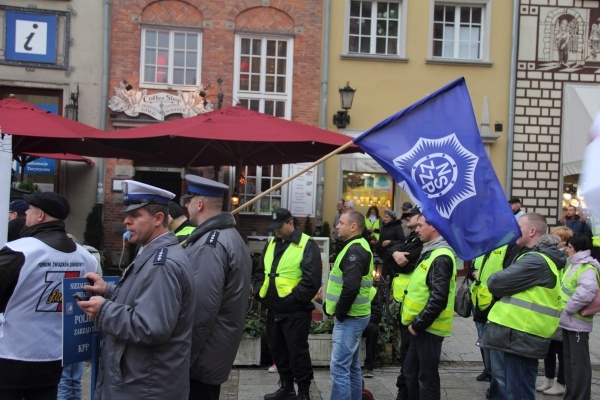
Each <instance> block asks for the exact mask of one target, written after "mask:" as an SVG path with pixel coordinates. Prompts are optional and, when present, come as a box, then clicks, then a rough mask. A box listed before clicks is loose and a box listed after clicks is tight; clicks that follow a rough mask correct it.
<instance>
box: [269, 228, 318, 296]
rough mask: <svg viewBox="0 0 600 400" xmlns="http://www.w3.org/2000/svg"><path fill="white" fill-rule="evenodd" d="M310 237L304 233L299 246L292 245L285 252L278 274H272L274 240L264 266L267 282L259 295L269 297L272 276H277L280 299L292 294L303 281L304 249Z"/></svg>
mask: <svg viewBox="0 0 600 400" xmlns="http://www.w3.org/2000/svg"><path fill="white" fill-rule="evenodd" d="M309 239H310V236H308V235H307V234H305V233H303V234H302V237H301V238H300V242H299V243H298V244H296V243H291V242H290V245H289V246H288V248H287V249H285V252H284V253H283V255H282V256H281V258H280V259H279V263H278V264H277V272H276V273H275V274H271V268H272V266H273V257H274V254H275V242H276V240H277V239H276V238H273V239H272V240H271V242H270V243H269V245H268V246H267V250H266V251H265V258H264V265H265V281H264V283H263V285H262V287H261V288H260V292H259V293H258V295H259V296H260V297H262V298H264V297H265V296H266V295H267V290H268V289H269V282H270V281H271V279H270V278H272V276H271V275H275V276H274V278H275V288H276V289H277V295H278V296H279V297H285V296H287V295H289V294H290V293H292V290H293V289H294V288H295V287H296V286H297V285H298V283H299V282H300V281H301V280H302V269H301V268H300V264H301V263H302V257H303V256H304V248H305V247H306V244H307V243H308V240H309Z"/></svg>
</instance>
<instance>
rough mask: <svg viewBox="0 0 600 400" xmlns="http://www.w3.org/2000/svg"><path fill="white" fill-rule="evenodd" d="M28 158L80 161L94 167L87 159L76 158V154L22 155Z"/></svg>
mask: <svg viewBox="0 0 600 400" xmlns="http://www.w3.org/2000/svg"><path fill="white" fill-rule="evenodd" d="M23 154H25V155H28V156H33V157H45V158H52V159H55V160H65V161H81V162H84V163H86V164H88V165H94V162H93V161H92V160H90V159H89V158H86V157H82V156H78V155H77V154H69V153H67V154H63V153H23Z"/></svg>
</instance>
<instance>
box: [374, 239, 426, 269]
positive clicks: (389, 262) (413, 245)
mask: <svg viewBox="0 0 600 400" xmlns="http://www.w3.org/2000/svg"><path fill="white" fill-rule="evenodd" d="M421 250H423V242H422V241H421V238H420V237H419V234H418V233H417V232H415V231H413V232H411V234H410V236H409V237H407V238H406V239H405V240H404V241H403V242H402V243H398V244H395V245H393V246H392V247H391V248H390V250H389V251H388V253H387V255H386V257H384V258H383V264H384V266H386V268H389V270H391V271H392V272H393V273H394V274H410V273H411V272H413V271H414V270H415V268H416V267H417V261H419V258H420V257H421ZM396 251H404V252H407V253H409V254H408V255H407V256H406V259H407V260H408V263H407V264H406V265H404V266H400V265H398V264H396V261H394V257H393V254H394V253H395V252H396Z"/></svg>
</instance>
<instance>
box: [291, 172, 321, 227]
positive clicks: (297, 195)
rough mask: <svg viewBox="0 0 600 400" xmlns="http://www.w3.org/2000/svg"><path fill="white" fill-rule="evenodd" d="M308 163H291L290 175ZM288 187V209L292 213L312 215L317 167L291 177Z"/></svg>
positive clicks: (313, 211) (304, 215)
mask: <svg viewBox="0 0 600 400" xmlns="http://www.w3.org/2000/svg"><path fill="white" fill-rule="evenodd" d="M309 165H310V164H309V163H302V164H291V165H290V176H292V175H294V174H296V173H298V172H300V171H301V170H303V169H304V168H306V167H307V166H309ZM289 187H290V193H289V196H288V199H289V200H288V203H289V207H288V209H289V210H290V212H291V213H292V215H296V216H302V217H306V216H310V217H314V216H315V199H316V191H317V169H316V168H313V169H309V170H308V171H306V172H305V173H303V174H302V175H300V176H299V177H297V178H295V179H293V180H292V181H291V182H290V185H289Z"/></svg>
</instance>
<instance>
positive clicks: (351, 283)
mask: <svg viewBox="0 0 600 400" xmlns="http://www.w3.org/2000/svg"><path fill="white" fill-rule="evenodd" d="M354 239H358V236H355V237H352V238H350V239H348V240H347V241H346V242H344V244H343V246H342V248H344V247H346V246H347V245H348V243H349V242H351V241H352V240H354ZM340 269H341V270H342V274H343V275H342V293H340V300H339V301H338V303H337V306H336V307H335V317H336V318H337V319H338V320H339V321H343V320H345V319H346V316H347V315H348V312H349V311H350V307H352V303H354V300H355V299H356V296H358V292H359V291H360V284H361V282H362V277H363V276H365V275H367V274H369V273H370V269H371V254H369V253H368V252H367V251H366V250H365V249H364V248H363V247H362V246H361V245H360V244H358V243H354V244H352V245H350V247H349V248H348V250H347V251H346V254H344V258H342V260H340Z"/></svg>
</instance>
